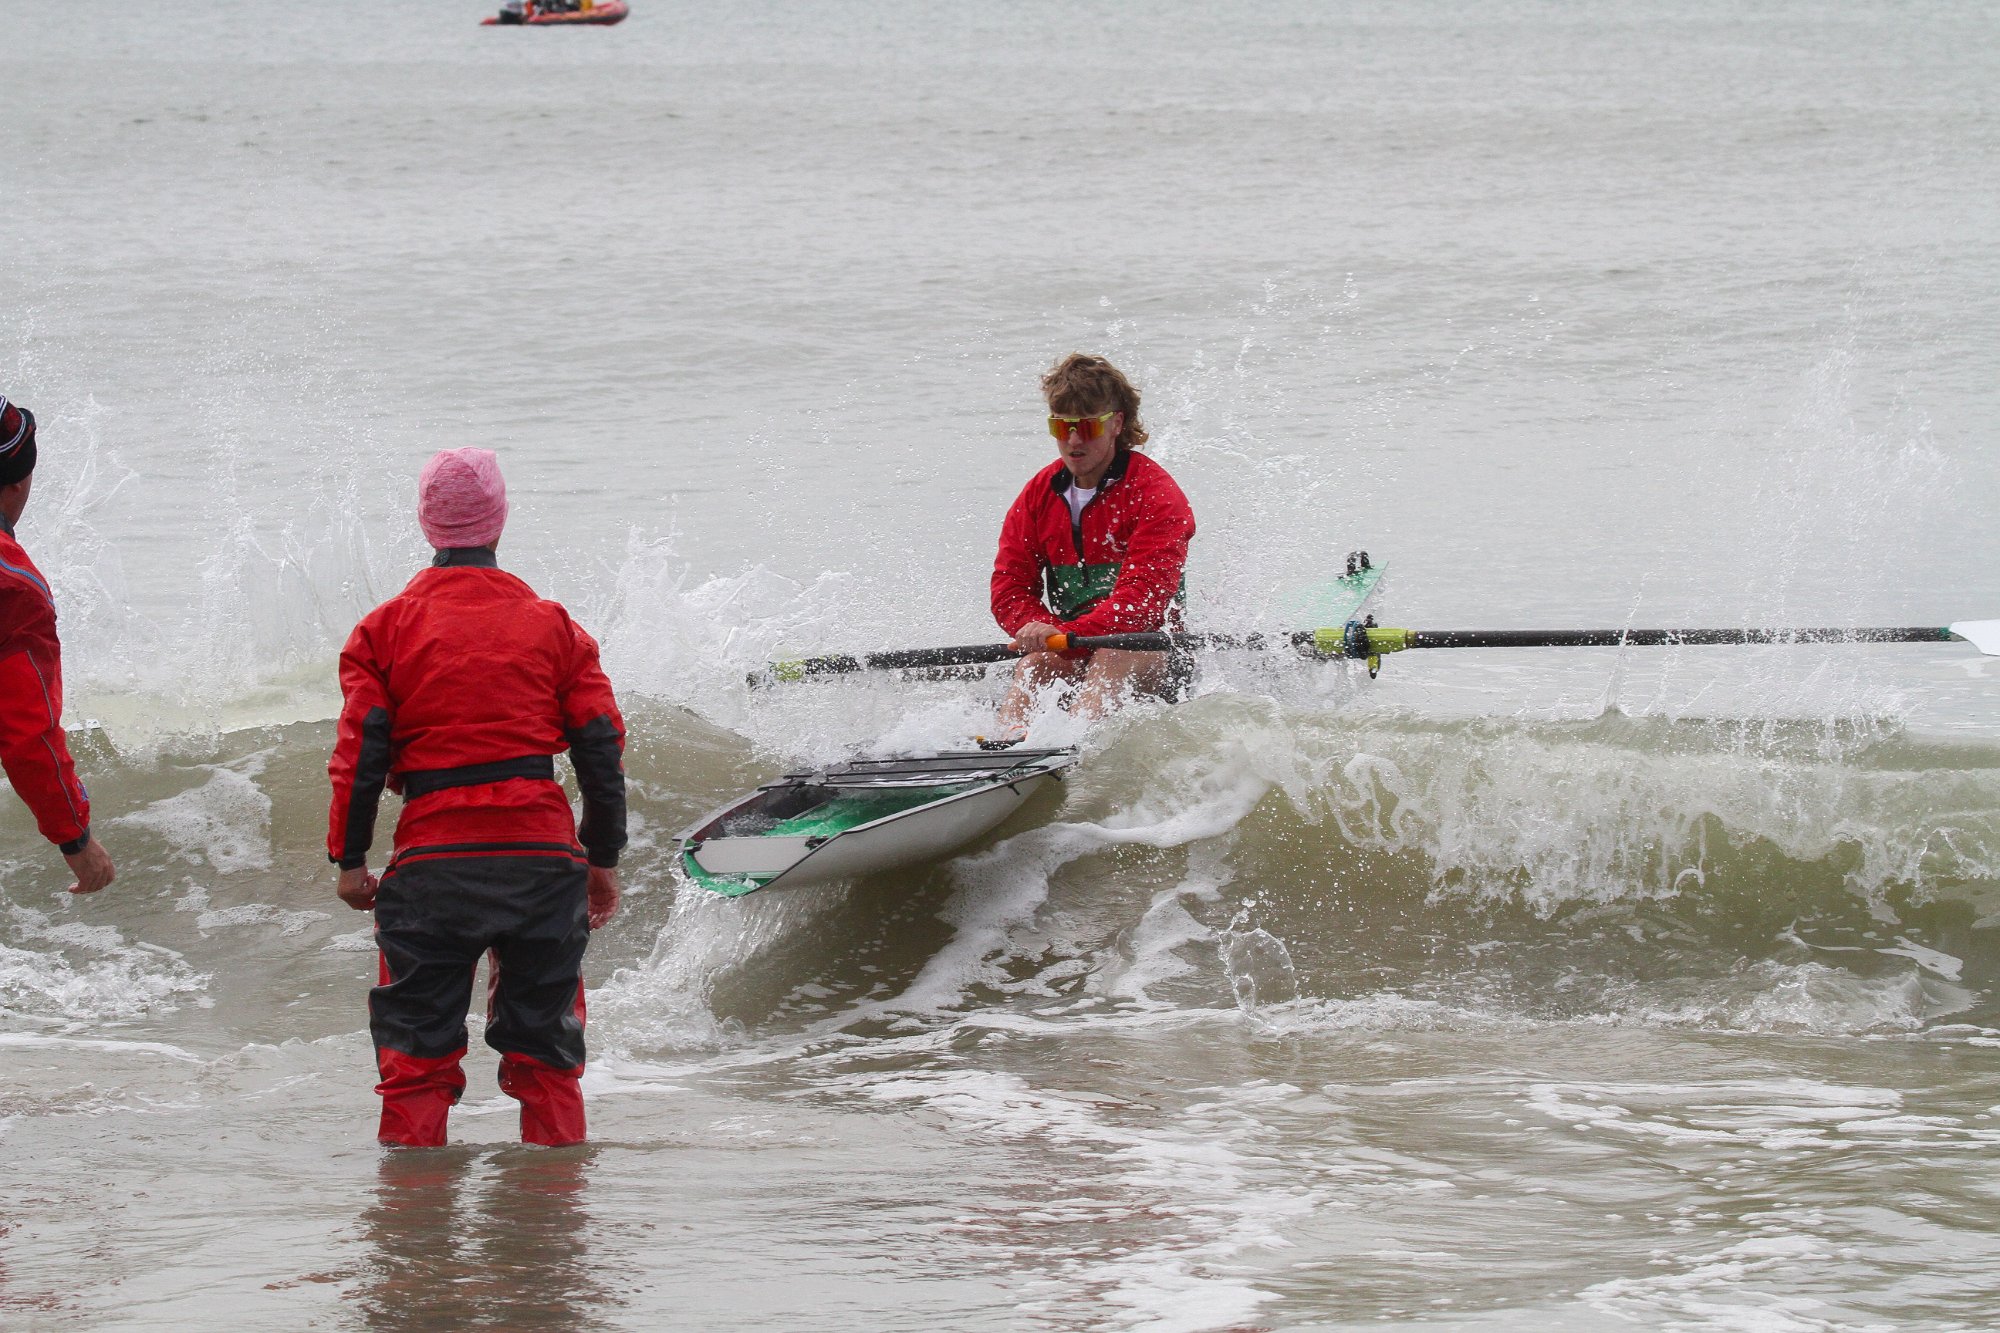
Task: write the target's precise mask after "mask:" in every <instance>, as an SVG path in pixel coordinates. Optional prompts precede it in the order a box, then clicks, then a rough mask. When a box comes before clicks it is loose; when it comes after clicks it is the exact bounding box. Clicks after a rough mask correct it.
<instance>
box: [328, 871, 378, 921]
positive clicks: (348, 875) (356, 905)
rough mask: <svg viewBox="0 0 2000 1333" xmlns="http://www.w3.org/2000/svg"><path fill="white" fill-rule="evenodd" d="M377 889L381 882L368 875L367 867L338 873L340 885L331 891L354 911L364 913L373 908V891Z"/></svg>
mask: <svg viewBox="0 0 2000 1333" xmlns="http://www.w3.org/2000/svg"><path fill="white" fill-rule="evenodd" d="M379 887H381V881H380V880H378V879H376V878H375V876H373V875H371V874H369V873H368V867H367V866H356V867H354V869H352V870H343V871H341V872H340V883H339V884H338V885H336V886H335V887H334V890H333V891H334V892H335V893H337V894H339V895H340V901H342V902H344V903H346V904H347V905H348V906H349V907H352V908H353V909H354V910H355V911H357V912H366V911H369V910H371V909H372V908H373V907H374V906H375V890H376V889H377V888H379Z"/></svg>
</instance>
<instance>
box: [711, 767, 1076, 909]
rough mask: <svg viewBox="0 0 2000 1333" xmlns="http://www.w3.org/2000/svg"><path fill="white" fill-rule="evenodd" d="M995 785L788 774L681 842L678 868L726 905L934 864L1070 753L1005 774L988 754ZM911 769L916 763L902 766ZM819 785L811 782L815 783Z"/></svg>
mask: <svg viewBox="0 0 2000 1333" xmlns="http://www.w3.org/2000/svg"><path fill="white" fill-rule="evenodd" d="M929 758H931V759H935V760H956V761H960V764H961V766H962V767H968V768H969V767H972V766H971V765H965V764H964V763H963V761H965V760H977V761H979V768H980V769H981V770H982V771H984V772H991V771H992V770H996V769H997V770H1003V771H1001V772H999V773H998V774H997V775H994V776H976V777H972V778H970V779H969V780H952V779H954V778H957V777H958V775H955V774H949V773H940V774H939V776H940V778H941V780H940V781H937V782H934V783H932V784H930V785H922V784H921V783H919V784H917V785H904V786H901V787H895V788H886V789H885V788H882V787H850V786H842V785H841V783H842V781H843V779H844V777H845V776H846V775H844V774H843V773H841V772H839V771H835V772H834V773H833V774H831V775H828V774H825V773H819V774H812V775H792V776H791V777H789V778H787V779H786V780H785V781H782V782H777V783H772V784H769V785H767V786H764V787H760V788H758V789H757V790H756V791H754V792H751V793H750V794H748V795H747V796H745V797H743V798H741V799H739V800H736V801H732V802H731V803H730V804H728V805H726V806H724V807H722V808H721V809H719V810H717V811H715V812H714V813H712V814H710V815H709V816H707V817H706V818H705V819H703V820H702V821H701V822H700V823H698V824H696V825H695V826H694V827H693V828H690V829H689V830H688V831H687V832H686V833H685V834H683V835H682V839H681V867H682V869H683V870H685V871H686V872H687V874H688V877H689V878H690V879H691V880H693V881H694V882H695V883H696V884H697V885H699V886H701V887H702V888H704V889H707V890H709V891H710V892H713V893H719V894H723V895H724V896H727V897H732V898H733V897H740V896H742V895H743V894H746V893H753V892H755V891H757V890H759V889H768V888H777V887H785V888H807V887H811V886H813V885H822V884H831V883H834V882H837V881H840V880H850V879H858V878H861V877H863V876H866V875H876V874H881V873H883V872H884V871H890V870H901V869H907V868H909V867H911V866H919V865H925V864H928V863H930V862H933V861H938V860H942V859H943V858H945V857H948V856H950V855H951V854H952V853H954V852H956V851H958V850H959V849H960V848H962V847H964V846H966V845H967V844H969V843H971V842H974V841H975V840H977V839H978V838H980V837H981V836H983V835H985V834H986V833H989V832H991V831H992V830H993V829H995V828H997V827H999V826H1000V824H1002V823H1003V822H1005V821H1006V819H1007V817H1008V816H1009V815H1011V814H1013V813H1014V812H1015V811H1016V810H1018V809H1020V807H1021V805H1022V804H1023V803H1024V802H1025V801H1027V799H1028V798H1029V797H1030V796H1032V795H1033V794H1034V793H1035V792H1036V791H1037V790H1039V789H1040V788H1042V787H1043V786H1046V785H1048V784H1050V783H1053V782H1056V781H1058V780H1060V778H1061V776H1062V772H1063V770H1064V769H1066V768H1068V767H1069V765H1070V764H1071V763H1073V762H1074V761H1075V755H1074V753H1072V752H1069V751H1036V752H1028V753H1026V754H1024V755H1023V756H1022V758H1021V760H1020V761H1019V762H1017V763H1015V764H1014V765H1013V766H1012V767H1011V768H1009V766H1008V765H1007V764H1006V763H1004V762H1002V761H998V760H995V759H994V757H993V756H991V755H940V756H930V757H929ZM906 762H909V763H918V762H921V760H912V761H906ZM816 779H817V780H819V781H816Z"/></svg>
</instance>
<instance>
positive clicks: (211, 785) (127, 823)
mask: <svg viewBox="0 0 2000 1333" xmlns="http://www.w3.org/2000/svg"><path fill="white" fill-rule="evenodd" d="M271 753H272V752H271V751H269V750H260V751H258V752H257V753H255V754H250V755H246V756H244V757H243V758H241V759H237V760H232V761H231V762H229V763H226V764H202V765H197V766H196V768H195V771H196V772H200V773H206V774H207V775H208V776H207V778H206V779H205V780H204V781H203V782H202V783H201V785H199V786H196V787H190V788H188V789H187V790H185V791H182V792H178V793H176V794H175V795H173V796H168V797H163V798H162V799H160V800H157V801H153V802H151V803H150V804H148V805H146V806H145V807H143V808H141V809H138V810H134V811H131V812H129V813H126V814H121V815H119V816H117V817H116V818H114V819H112V820H110V821H107V822H108V823H109V824H110V825H111V826H113V827H121V828H136V829H144V830H146V831H148V832H150V833H153V834H156V835H157V836H159V837H161V838H163V839H165V840H166V842H167V844H168V846H169V847H170V848H171V849H172V852H173V855H174V857H175V858H176V859H178V860H183V861H191V862H193V863H194V864H196V865H209V866H212V867H214V869H215V870H216V872H217V873H218V874H225V875H226V874H232V873H236V872H240V871H246V870H267V869H269V868H270V865H271V798H270V796H269V795H267V794H266V793H265V791H264V789H263V788H262V786H260V785H259V783H258V781H257V780H258V779H259V778H260V777H262V776H263V773H264V766H265V763H266V762H267V761H268V760H269V758H270V756H271Z"/></svg>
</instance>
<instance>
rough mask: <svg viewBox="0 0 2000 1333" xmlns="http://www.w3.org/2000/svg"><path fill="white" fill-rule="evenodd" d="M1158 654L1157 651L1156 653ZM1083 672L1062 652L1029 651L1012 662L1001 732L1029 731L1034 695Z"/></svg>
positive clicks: (1003, 737) (1015, 735)
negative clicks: (1018, 659)
mask: <svg viewBox="0 0 2000 1333" xmlns="http://www.w3.org/2000/svg"><path fill="white" fill-rule="evenodd" d="M1158 655H1159V654H1156V656H1158ZM1083 674H1084V664H1083V663H1082V662H1079V661H1077V660H1076V659H1074V658H1069V657H1064V656H1063V655H1062V654H1061V653H1029V654H1027V655H1026V656H1024V657H1023V658H1022V659H1021V660H1020V661H1019V662H1017V663H1015V665H1014V679H1013V680H1011V681H1009V682H1008V684H1007V697H1006V698H1004V699H1002V700H1001V701H1000V735H999V736H997V737H995V739H996V740H1011V739H1016V738H1018V737H1021V736H1025V735H1027V733H1028V714H1029V713H1030V712H1031V711H1033V709H1034V706H1035V695H1036V694H1037V693H1039V692H1040V691H1042V690H1045V689H1047V688H1048V687H1049V686H1050V685H1051V684H1053V683H1055V682H1056V681H1059V680H1061V681H1074V680H1077V679H1078V678H1080V677H1081V676H1082V675H1083Z"/></svg>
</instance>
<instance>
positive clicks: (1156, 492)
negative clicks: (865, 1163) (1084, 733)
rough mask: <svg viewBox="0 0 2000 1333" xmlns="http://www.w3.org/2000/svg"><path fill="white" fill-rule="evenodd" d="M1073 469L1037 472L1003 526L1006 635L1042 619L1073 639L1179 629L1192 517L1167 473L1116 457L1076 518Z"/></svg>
mask: <svg viewBox="0 0 2000 1333" xmlns="http://www.w3.org/2000/svg"><path fill="white" fill-rule="evenodd" d="M1070 480H1071V478H1070V473H1069V468H1068V467H1067V466H1066V465H1065V464H1064V463H1063V462H1062V460H1061V459H1058V460H1056V461H1055V462H1054V463H1051V464H1049V466H1047V467H1045V468H1043V469H1042V470H1041V471H1040V472H1037V473H1036V474H1035V476H1034V479H1033V480H1032V481H1030V482H1029V483H1028V484H1027V486H1026V487H1025V488H1023V489H1022V491H1021V494H1020V496H1019V497H1018V498H1017V499H1015V501H1014V503H1013V506H1012V507H1011V508H1009V509H1008V510H1007V518H1006V521H1005V522H1003V523H1002V524H1001V525H1000V550H999V553H998V554H997V555H995V556H994V558H993V618H994V619H995V620H997V621H999V622H1000V628H1001V629H1003V630H1005V631H1006V632H1007V633H1008V634H1009V635H1012V634H1015V633H1017V632H1018V631H1019V630H1020V628H1021V626H1023V625H1026V624H1029V623H1031V622H1033V621H1037V620H1045V621H1048V622H1050V623H1052V624H1054V625H1056V626H1057V627H1058V628H1060V629H1061V630H1063V631H1064V632H1065V633H1068V634H1076V635H1091V634H1125V633H1131V632H1134V631H1150V630H1157V629H1161V628H1166V629H1175V630H1177V629H1180V628H1182V625H1181V614H1180V604H1179V598H1180V591H1181V572H1182V569H1183V568H1184V567H1185V566H1186V564H1187V553H1188V541H1189V539H1190V538H1192V537H1193V536H1194V511H1193V510H1192V509H1190V508H1189V507H1188V502H1187V497H1186V496H1185V495H1183V494H1181V488H1180V487H1179V486H1178V485H1176V484H1175V483H1174V479H1173V478H1172V477H1170V476H1168V475H1167V470H1166V469H1165V468H1163V467H1161V466H1160V465H1159V464H1158V463H1155V462H1154V461H1153V460H1152V459H1150V458H1148V457H1146V456H1145V455H1144V454H1137V453H1133V452H1132V451H1131V450H1129V449H1121V450H1119V451H1118V455H1117V457H1116V458H1114V459H1113V460H1112V463H1111V468H1110V470H1109V471H1108V472H1106V473H1105V474H1104V480H1103V481H1101V482H1099V483H1098V487H1097V494H1096V495H1095V496H1094V497H1092V499H1091V500H1090V502H1089V503H1088V504H1086V505H1084V507H1083V513H1082V515H1081V517H1080V519H1078V520H1072V519H1071V517H1070V512H1069V498H1068V491H1069V486H1070Z"/></svg>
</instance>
